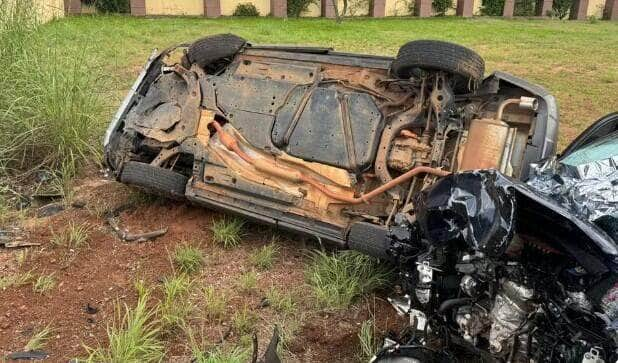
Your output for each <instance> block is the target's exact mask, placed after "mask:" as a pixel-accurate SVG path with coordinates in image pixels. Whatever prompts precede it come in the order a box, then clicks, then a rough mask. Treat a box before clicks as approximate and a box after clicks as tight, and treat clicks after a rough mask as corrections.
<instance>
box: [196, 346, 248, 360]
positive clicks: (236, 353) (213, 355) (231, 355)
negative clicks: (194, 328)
mask: <svg viewBox="0 0 618 363" xmlns="http://www.w3.org/2000/svg"><path fill="white" fill-rule="evenodd" d="M192 354H193V358H194V359H195V362H196V363H244V362H247V360H248V359H249V351H248V350H246V349H241V348H238V347H237V348H233V349H227V350H224V349H221V348H216V349H214V350H211V351H209V352H204V351H201V350H194V349H192Z"/></svg>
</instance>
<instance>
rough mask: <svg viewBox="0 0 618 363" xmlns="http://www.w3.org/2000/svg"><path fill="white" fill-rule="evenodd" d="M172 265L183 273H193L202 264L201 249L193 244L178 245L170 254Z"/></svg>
mask: <svg viewBox="0 0 618 363" xmlns="http://www.w3.org/2000/svg"><path fill="white" fill-rule="evenodd" d="M172 257H173V260H174V265H176V267H177V268H178V269H179V270H180V271H181V272H184V273H194V272H197V271H199V270H200V268H201V267H202V265H203V264H204V255H203V254H202V251H201V250H200V249H199V248H197V247H194V246H189V245H186V246H178V247H176V250H175V251H174V255H173V256H172Z"/></svg>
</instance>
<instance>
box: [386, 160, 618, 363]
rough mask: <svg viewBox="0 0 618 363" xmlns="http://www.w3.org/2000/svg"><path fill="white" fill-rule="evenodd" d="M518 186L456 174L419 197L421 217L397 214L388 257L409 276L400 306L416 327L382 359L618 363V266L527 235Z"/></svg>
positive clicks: (490, 175) (485, 175) (495, 177)
mask: <svg viewBox="0 0 618 363" xmlns="http://www.w3.org/2000/svg"><path fill="white" fill-rule="evenodd" d="M449 178H450V179H455V180H449ZM511 187H512V184H511V183H510V182H509V181H508V180H507V179H504V177H501V176H500V175H499V174H497V173H495V172H474V173H466V174H460V175H459V176H458V177H457V178H451V177H447V178H446V179H444V180H442V181H440V182H438V183H437V184H436V186H435V187H434V188H435V189H439V193H440V194H437V193H435V190H428V191H424V192H423V193H421V195H420V196H419V197H418V198H417V199H416V200H415V202H416V206H417V208H418V210H417V215H416V217H411V215H406V214H398V215H397V216H396V217H395V224H394V226H393V227H392V228H391V229H390V233H389V239H390V242H389V244H388V247H387V248H386V254H385V255H383V256H382V257H383V258H384V257H386V258H388V259H390V260H391V261H393V262H395V263H396V264H397V265H398V266H399V268H400V271H402V272H401V289H402V291H403V292H404V297H403V298H396V299H392V300H391V303H393V305H394V306H395V308H396V309H397V310H398V311H399V312H400V313H401V314H403V315H407V316H409V317H410V327H409V329H408V330H407V331H404V332H402V333H401V334H400V335H399V336H397V337H393V339H387V341H386V343H385V348H384V349H383V350H382V351H381V353H379V354H378V357H377V358H376V360H377V361H380V359H385V360H384V361H388V360H386V357H391V358H392V357H397V356H405V357H408V358H411V357H416V358H418V359H421V361H423V362H424V361H453V360H460V361H468V359H469V360H470V361H478V360H479V359H481V361H504V362H578V363H579V362H585V363H589V362H595V363H601V362H614V361H616V359H617V358H618V354H617V352H616V343H617V341H618V333H617V328H618V326H617V323H618V320H616V319H617V318H618V309H617V306H618V305H617V304H616V302H617V300H616V298H617V297H618V296H617V294H618V285H617V284H616V283H617V279H616V277H615V274H613V273H612V272H610V269H611V266H612V264H613V263H615V262H611V261H610V262H607V264H606V266H609V267H605V268H604V267H602V266H603V264H602V263H601V264H598V265H597V263H599V262H600V261H602V254H601V253H598V251H594V250H588V249H585V248H583V246H584V245H585V244H584V243H583V242H582V245H581V247H582V250H580V251H579V252H580V253H581V255H579V256H574V255H572V254H570V252H569V248H568V247H565V246H564V245H562V244H560V243H559V242H557V241H553V240H551V239H549V240H543V241H542V242H541V240H539V239H538V238H535V237H534V236H532V235H526V233H529V232H530V231H529V230H527V229H526V227H525V225H524V226H516V225H515V223H514V222H515V221H516V220H519V221H522V223H525V222H524V221H525V217H524V216H521V215H519V212H518V211H517V210H516V209H515V208H514V205H515V204H516V203H517V200H518V198H520V197H519V196H518V195H517V192H516V191H514V190H513V189H512V188H511ZM472 191H475V192H477V194H476V195H473V194H471V193H470V192H472ZM445 198H446V199H445ZM477 203H478V204H477ZM481 204H482V208H481V206H480V205H481ZM446 225H448V226H450V228H444V227H445V226H446ZM582 262H583V263H582ZM595 268H596V269H595ZM614 268H615V267H614ZM380 357H382V358H380Z"/></svg>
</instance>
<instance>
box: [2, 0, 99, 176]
mask: <svg viewBox="0 0 618 363" xmlns="http://www.w3.org/2000/svg"><path fill="white" fill-rule="evenodd" d="M35 3H36V1H34V0H20V1H14V0H0V68H2V69H11V72H1V73H0V89H2V90H3V91H2V94H1V95H0V110H2V112H1V113H0V145H2V147H0V176H11V177H21V178H24V177H25V176H27V175H30V174H31V173H33V172H35V171H37V170H50V171H52V172H53V173H54V175H55V174H56V171H58V172H59V173H60V174H62V175H63V177H62V178H61V179H62V182H61V183H62V184H63V185H66V183H65V181H66V180H67V179H69V178H70V177H72V173H70V172H69V171H71V170H73V171H74V170H76V167H77V166H78V165H80V164H83V163H84V162H86V161H88V160H91V159H93V158H94V159H100V155H101V154H100V151H99V148H98V147H97V143H96V142H93V141H94V140H95V139H96V138H97V137H98V136H99V135H100V134H101V131H102V129H103V127H102V126H103V124H102V120H104V119H105V118H103V117H101V116H102V115H103V112H104V95H103V94H102V93H101V92H100V91H99V92H97V91H95V90H97V89H99V88H100V87H101V85H102V84H101V83H102V82H104V80H105V78H104V77H100V75H101V71H100V68H99V67H95V66H94V64H93V62H94V61H95V58H94V57H92V56H90V52H89V49H88V47H82V46H73V47H59V46H55V45H53V46H52V44H55V43H56V41H55V40H54V39H53V38H52V39H50V37H49V35H47V34H45V33H44V32H43V31H42V30H41V27H39V20H38V19H37V11H32V9H33V8H36V5H35ZM10 4H12V5H10ZM80 48H81V49H80Z"/></svg>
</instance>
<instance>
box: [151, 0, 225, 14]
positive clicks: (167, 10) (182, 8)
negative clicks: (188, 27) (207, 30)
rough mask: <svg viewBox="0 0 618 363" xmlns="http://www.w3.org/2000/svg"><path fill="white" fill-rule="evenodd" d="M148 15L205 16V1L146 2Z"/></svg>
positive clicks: (155, 0) (165, 0)
mask: <svg viewBox="0 0 618 363" xmlns="http://www.w3.org/2000/svg"><path fill="white" fill-rule="evenodd" d="M222 2H226V0H223V1H222ZM146 14H148V15H204V0H146Z"/></svg>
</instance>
